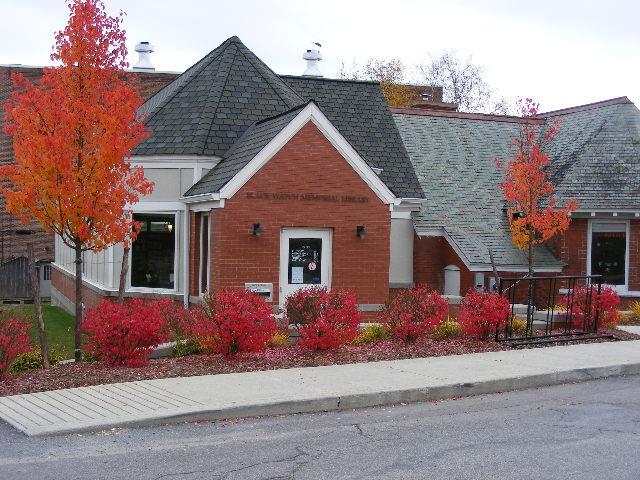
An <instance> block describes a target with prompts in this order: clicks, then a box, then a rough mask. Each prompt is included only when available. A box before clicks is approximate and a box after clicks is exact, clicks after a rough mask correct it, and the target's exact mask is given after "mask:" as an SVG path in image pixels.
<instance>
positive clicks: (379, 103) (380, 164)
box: [281, 75, 424, 198]
mask: <svg viewBox="0 0 640 480" xmlns="http://www.w3.org/2000/svg"><path fill="white" fill-rule="evenodd" d="M281 78H282V79H283V80H284V81H285V82H286V83H287V84H288V85H289V86H290V87H291V88H293V89H294V90H295V91H296V92H298V93H299V94H300V95H301V96H302V97H303V98H305V99H306V100H311V99H313V100H314V101H315V102H316V103H317V104H318V106H319V107H320V109H321V110H322V112H323V113H324V114H325V115H326V116H327V118H328V119H329V120H330V121H331V123H333V125H335V127H336V128H337V129H338V130H339V131H340V133H341V134H342V135H343V136H344V137H345V138H346V139H347V140H348V141H349V143H351V145H352V146H353V147H354V148H355V149H356V150H357V151H358V153H359V154H360V155H361V156H362V157H363V158H364V160H365V161H366V162H367V163H369V165H370V166H371V167H375V168H381V169H382V173H380V178H381V179H382V181H383V182H384V183H385V184H386V185H387V187H389V189H390V190H391V191H392V192H393V193H394V194H395V195H396V196H398V197H404V198H423V197H424V193H423V192H422V189H421V187H420V184H419V182H418V180H417V178H416V175H415V172H414V171H413V167H412V166H411V161H410V160H409V157H408V156H407V152H406V150H405V148H404V145H403V144H402V140H401V138H400V135H399V133H398V129H397V127H396V125H395V123H394V121H393V117H392V116H391V112H390V111H389V107H388V106H387V103H386V101H385V99H384V97H383V96H382V93H381V91H380V84H379V83H377V82H363V81H353V80H335V79H329V78H316V77H294V76H287V75H284V76H282V77H281Z"/></svg>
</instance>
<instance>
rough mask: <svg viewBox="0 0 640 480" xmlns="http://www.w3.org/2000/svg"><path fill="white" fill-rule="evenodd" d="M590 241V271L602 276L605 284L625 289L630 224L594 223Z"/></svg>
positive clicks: (592, 273) (592, 223)
mask: <svg viewBox="0 0 640 480" xmlns="http://www.w3.org/2000/svg"><path fill="white" fill-rule="evenodd" d="M590 235H591V238H590V239H589V245H590V249H589V250H590V251H589V258H588V262H589V265H588V266H589V271H590V274H591V275H602V278H603V282H604V283H606V284H607V285H615V286H618V287H620V288H625V286H626V285H627V267H628V265H627V263H628V261H629V259H628V223H627V222H613V221H608V222H605V221H593V222H591V229H590Z"/></svg>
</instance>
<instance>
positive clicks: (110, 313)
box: [83, 298, 169, 367]
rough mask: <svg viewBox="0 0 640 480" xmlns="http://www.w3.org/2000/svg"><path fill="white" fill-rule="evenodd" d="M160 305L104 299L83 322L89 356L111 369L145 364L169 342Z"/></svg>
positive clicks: (153, 302) (155, 302) (88, 312)
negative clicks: (151, 354)
mask: <svg viewBox="0 0 640 480" xmlns="http://www.w3.org/2000/svg"><path fill="white" fill-rule="evenodd" d="M161 302H162V301H151V302H144V301H143V300H141V299H139V298H134V299H131V300H128V301H127V302H125V303H123V304H120V303H116V302H112V301H110V300H103V301H102V302H100V303H99V304H98V305H96V306H95V307H94V308H90V309H89V310H88V311H87V314H86V317H85V319H84V321H83V328H84V331H85V333H87V334H88V341H87V345H86V349H87V351H88V352H89V354H90V355H92V356H95V357H97V358H98V359H99V360H102V361H103V362H105V363H107V364H108V365H110V366H119V365H124V366H127V367H139V366H142V365H146V364H147V362H148V360H147V358H146V357H147V355H148V354H150V353H151V352H152V351H153V350H154V349H155V348H156V347H157V346H158V345H159V344H161V343H163V342H166V341H167V340H168V339H169V333H168V330H167V328H166V325H165V319H164V316H163V308H164V307H165V304H163V303H161Z"/></svg>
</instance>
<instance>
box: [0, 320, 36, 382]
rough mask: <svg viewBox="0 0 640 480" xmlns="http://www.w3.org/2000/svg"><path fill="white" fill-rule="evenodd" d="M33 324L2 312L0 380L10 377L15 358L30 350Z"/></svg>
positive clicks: (0, 324)
mask: <svg viewBox="0 0 640 480" xmlns="http://www.w3.org/2000/svg"><path fill="white" fill-rule="evenodd" d="M30 328H31V323H30V322H29V321H28V320H26V319H25V318H22V317H19V316H17V315H16V314H15V313H13V312H3V311H1V310H0V380H5V379H6V378H7V377H8V371H9V367H11V364H12V363H13V362H14V360H15V358H16V357H17V356H18V355H20V354H23V353H26V352H28V351H29V350H30V345H31V337H30V336H29V329H30Z"/></svg>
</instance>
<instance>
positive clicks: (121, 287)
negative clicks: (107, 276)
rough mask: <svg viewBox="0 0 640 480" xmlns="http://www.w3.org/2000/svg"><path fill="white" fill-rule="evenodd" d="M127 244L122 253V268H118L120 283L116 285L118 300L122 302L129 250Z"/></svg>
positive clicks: (127, 270)
mask: <svg viewBox="0 0 640 480" xmlns="http://www.w3.org/2000/svg"><path fill="white" fill-rule="evenodd" d="M130 249H131V248H130V247H128V246H125V247H124V253H123V254H122V268H120V284H119V285H118V302H119V303H124V289H125V283H126V281H127V273H128V272H129V250H130Z"/></svg>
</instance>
